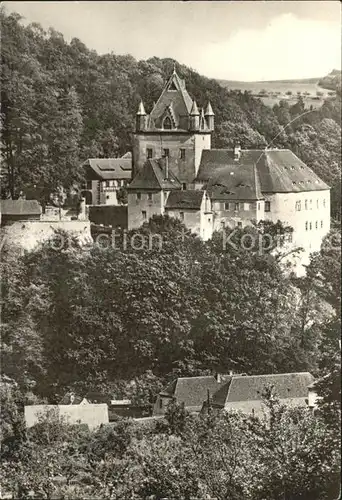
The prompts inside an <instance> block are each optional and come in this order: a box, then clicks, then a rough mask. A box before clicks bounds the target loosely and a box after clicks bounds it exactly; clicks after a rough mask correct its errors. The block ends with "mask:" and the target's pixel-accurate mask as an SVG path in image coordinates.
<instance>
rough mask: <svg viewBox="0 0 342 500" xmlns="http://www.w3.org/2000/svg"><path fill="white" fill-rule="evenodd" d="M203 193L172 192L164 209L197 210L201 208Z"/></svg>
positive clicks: (198, 191) (199, 191)
mask: <svg viewBox="0 0 342 500" xmlns="http://www.w3.org/2000/svg"><path fill="white" fill-rule="evenodd" d="M203 196H204V191H201V190H200V189H197V190H195V189H193V190H190V189H189V190H188V189H187V190H183V191H172V192H171V193H170V194H169V197H168V199H167V202H166V205H165V207H166V208H178V209H183V210H186V209H188V210H199V209H200V208H201V204H202V200H203Z"/></svg>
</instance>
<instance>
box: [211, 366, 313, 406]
mask: <svg viewBox="0 0 342 500" xmlns="http://www.w3.org/2000/svg"><path fill="white" fill-rule="evenodd" d="M313 381H314V377H313V376H312V375H311V373H309V372H300V373H278V374H271V375H251V376H247V375H233V376H232V377H231V379H230V380H229V381H228V382H226V383H225V384H224V385H223V386H222V387H220V388H219V389H218V391H216V393H215V394H214V395H213V397H212V403H213V404H214V405H215V406H224V405H225V404H227V403H236V402H239V401H260V400H262V398H263V395H264V391H265V389H266V388H271V389H272V392H274V393H275V395H276V397H278V398H279V399H293V398H305V397H307V396H308V388H309V386H310V385H311V384H312V382H313Z"/></svg>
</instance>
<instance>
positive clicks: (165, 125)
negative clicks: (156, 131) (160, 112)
mask: <svg viewBox="0 0 342 500" xmlns="http://www.w3.org/2000/svg"><path fill="white" fill-rule="evenodd" d="M163 128H164V129H166V130H170V129H171V128H172V123H171V120H170V118H169V117H168V116H166V117H165V118H164V121H163Z"/></svg>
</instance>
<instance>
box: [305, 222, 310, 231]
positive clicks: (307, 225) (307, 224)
mask: <svg viewBox="0 0 342 500" xmlns="http://www.w3.org/2000/svg"><path fill="white" fill-rule="evenodd" d="M308 228H309V223H308V222H305V231H307V230H308Z"/></svg>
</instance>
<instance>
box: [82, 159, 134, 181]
mask: <svg viewBox="0 0 342 500" xmlns="http://www.w3.org/2000/svg"><path fill="white" fill-rule="evenodd" d="M83 166H84V168H85V169H86V175H87V177H88V178H89V179H93V180H101V181H103V180H115V179H121V180H130V179H131V177H132V157H129V156H126V155H125V157H124V158H89V159H88V160H86V161H85V162H84V163H83Z"/></svg>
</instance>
